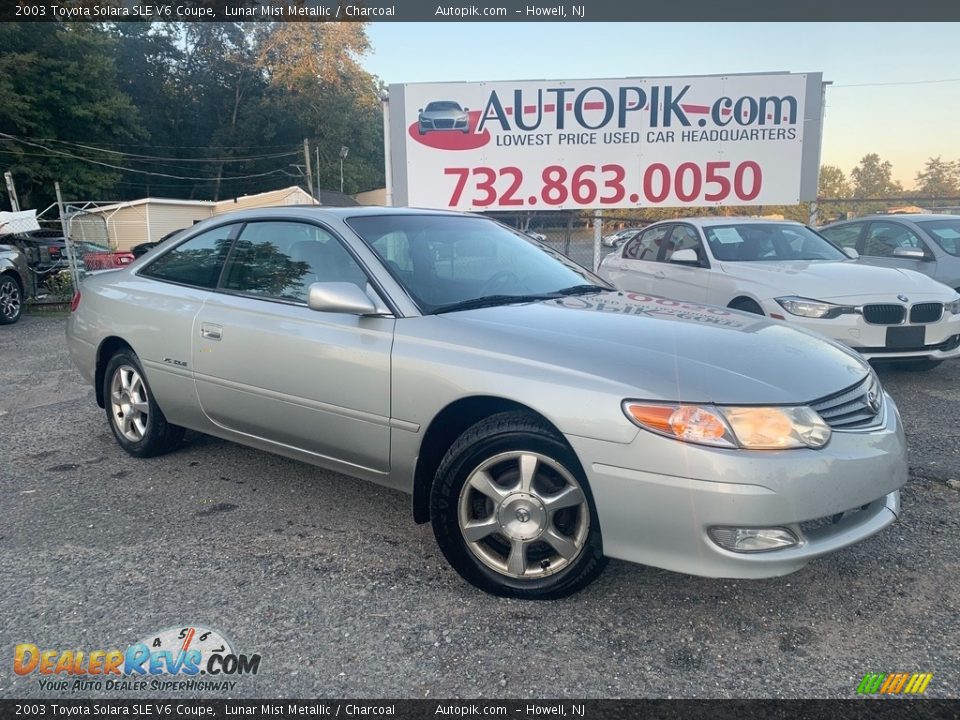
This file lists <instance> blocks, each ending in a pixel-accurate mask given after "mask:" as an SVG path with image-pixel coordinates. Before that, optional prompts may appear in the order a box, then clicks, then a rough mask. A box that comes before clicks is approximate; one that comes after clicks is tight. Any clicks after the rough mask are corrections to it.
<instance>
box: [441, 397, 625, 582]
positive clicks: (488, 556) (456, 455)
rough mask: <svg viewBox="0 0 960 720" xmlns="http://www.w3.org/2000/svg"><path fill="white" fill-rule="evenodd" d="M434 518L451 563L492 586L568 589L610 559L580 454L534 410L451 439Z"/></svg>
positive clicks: (495, 420) (509, 414)
mask: <svg viewBox="0 0 960 720" xmlns="http://www.w3.org/2000/svg"><path fill="white" fill-rule="evenodd" d="M551 506H552V507H551ZM430 518H431V522H432V524H433V533H434V536H435V537H436V539H437V543H438V544H439V545H440V549H441V551H442V552H443V554H444V556H445V557H446V559H447V561H448V562H449V563H450V565H451V566H453V568H454V569H455V570H456V571H457V572H458V573H459V574H460V576H461V577H463V579H464V580H466V581H467V582H469V583H471V584H472V585H474V586H476V587H478V588H480V589H481V590H484V591H486V592H489V593H492V594H494V595H500V596H502V597H515V598H524V599H531V600H552V599H555V598H561V597H565V596H567V595H571V594H572V593H575V592H577V591H578V590H580V589H581V588H583V587H585V586H586V585H588V584H589V583H590V582H591V581H592V580H594V579H595V578H596V577H597V576H598V575H599V574H600V572H601V571H602V570H603V568H604V566H605V565H606V558H605V557H604V556H603V544H602V540H601V535H600V523H599V521H598V519H597V513H596V508H595V505H594V502H593V496H592V495H591V493H590V488H589V486H588V485H587V482H586V478H585V477H584V474H583V470H582V469H581V468H580V463H579V461H578V460H577V457H576V455H575V454H574V453H573V451H572V450H571V449H570V448H569V447H568V446H567V445H566V444H565V443H564V442H563V441H562V440H561V439H560V438H558V437H557V436H556V434H555V433H554V432H552V431H551V430H550V429H549V428H547V427H546V426H545V425H544V424H543V423H542V422H541V421H540V420H538V419H537V418H536V417H533V416H531V415H529V414H527V413H523V412H505V413H499V414H497V415H493V416H491V417H489V418H487V419H485V420H482V421H480V422H479V423H477V424H476V425H474V426H473V427H471V428H469V429H468V430H467V431H466V432H464V433H463V434H462V435H461V436H460V437H459V438H458V439H457V440H456V442H454V444H453V445H452V446H451V447H450V449H449V450H448V451H447V453H446V455H445V456H444V458H443V460H442V461H441V462H440V467H439V469H438V470H437V475H436V478H435V481H434V484H433V487H432V489H431V495H430ZM464 528H466V529H464ZM467 533H470V539H469V540H468V537H467Z"/></svg>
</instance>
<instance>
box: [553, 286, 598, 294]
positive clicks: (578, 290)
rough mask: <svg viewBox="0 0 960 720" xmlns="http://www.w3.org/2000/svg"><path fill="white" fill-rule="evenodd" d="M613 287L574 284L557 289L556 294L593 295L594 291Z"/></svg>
mask: <svg viewBox="0 0 960 720" xmlns="http://www.w3.org/2000/svg"><path fill="white" fill-rule="evenodd" d="M610 289H611V288H606V287H603V285H573V286H572V287H568V288H564V289H563V290H557V292H556V293H555V294H556V295H560V296H565V295H591V294H593V293H599V292H606V291H608V290H610Z"/></svg>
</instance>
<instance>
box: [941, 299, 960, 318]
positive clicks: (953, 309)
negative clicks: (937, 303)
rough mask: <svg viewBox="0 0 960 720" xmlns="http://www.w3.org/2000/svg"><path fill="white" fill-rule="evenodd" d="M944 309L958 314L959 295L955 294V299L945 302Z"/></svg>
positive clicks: (959, 307) (959, 308)
mask: <svg viewBox="0 0 960 720" xmlns="http://www.w3.org/2000/svg"><path fill="white" fill-rule="evenodd" d="M943 307H944V309H945V310H946V311H947V312H949V313H952V314H953V315H960V295H957V299H956V300H954V301H953V302H949V303H946V304H945V305H944V306H943Z"/></svg>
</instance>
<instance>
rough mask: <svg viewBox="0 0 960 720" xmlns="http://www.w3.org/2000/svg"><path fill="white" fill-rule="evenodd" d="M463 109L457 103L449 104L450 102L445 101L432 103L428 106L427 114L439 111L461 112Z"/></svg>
mask: <svg viewBox="0 0 960 720" xmlns="http://www.w3.org/2000/svg"><path fill="white" fill-rule="evenodd" d="M461 109H462V108H461V107H460V105H459V104H457V103H455V102H449V101H443V100H441V101H438V102H432V103H430V104H429V105H427V112H431V111H439V110H461Z"/></svg>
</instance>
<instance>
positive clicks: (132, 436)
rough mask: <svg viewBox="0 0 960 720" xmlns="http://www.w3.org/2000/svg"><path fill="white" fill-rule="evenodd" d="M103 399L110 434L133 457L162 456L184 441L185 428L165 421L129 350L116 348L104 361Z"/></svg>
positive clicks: (135, 359)
mask: <svg viewBox="0 0 960 720" xmlns="http://www.w3.org/2000/svg"><path fill="white" fill-rule="evenodd" d="M103 399H104V403H103V404H104V409H105V410H106V413H107V421H108V422H109V423H110V429H111V430H112V431H113V436H114V437H115V438H116V439H117V442H118V443H119V444H120V447H122V448H123V449H124V450H126V451H127V452H128V453H129V454H131V455H133V456H134V457H139V458H147V457H153V456H155V455H162V454H163V453H166V452H170V451H171V450H173V449H174V448H176V447H177V445H179V444H180V441H181V440H183V433H184V429H183V428H182V427H179V426H177V425H171V424H170V423H168V422H167V419H166V417H164V415H163V411H161V410H160V406H159V405H157V402H156V400H154V398H153V393H152V392H151V391H150V386H149V385H148V384H147V379H146V376H144V374H143V369H142V368H141V367H140V361H139V359H138V358H137V355H136V353H134V352H133V351H132V350H120V351H118V352H117V353H115V354H114V355H113V357H111V358H110V362H108V363H107V369H106V371H105V372H104V374H103Z"/></svg>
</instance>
